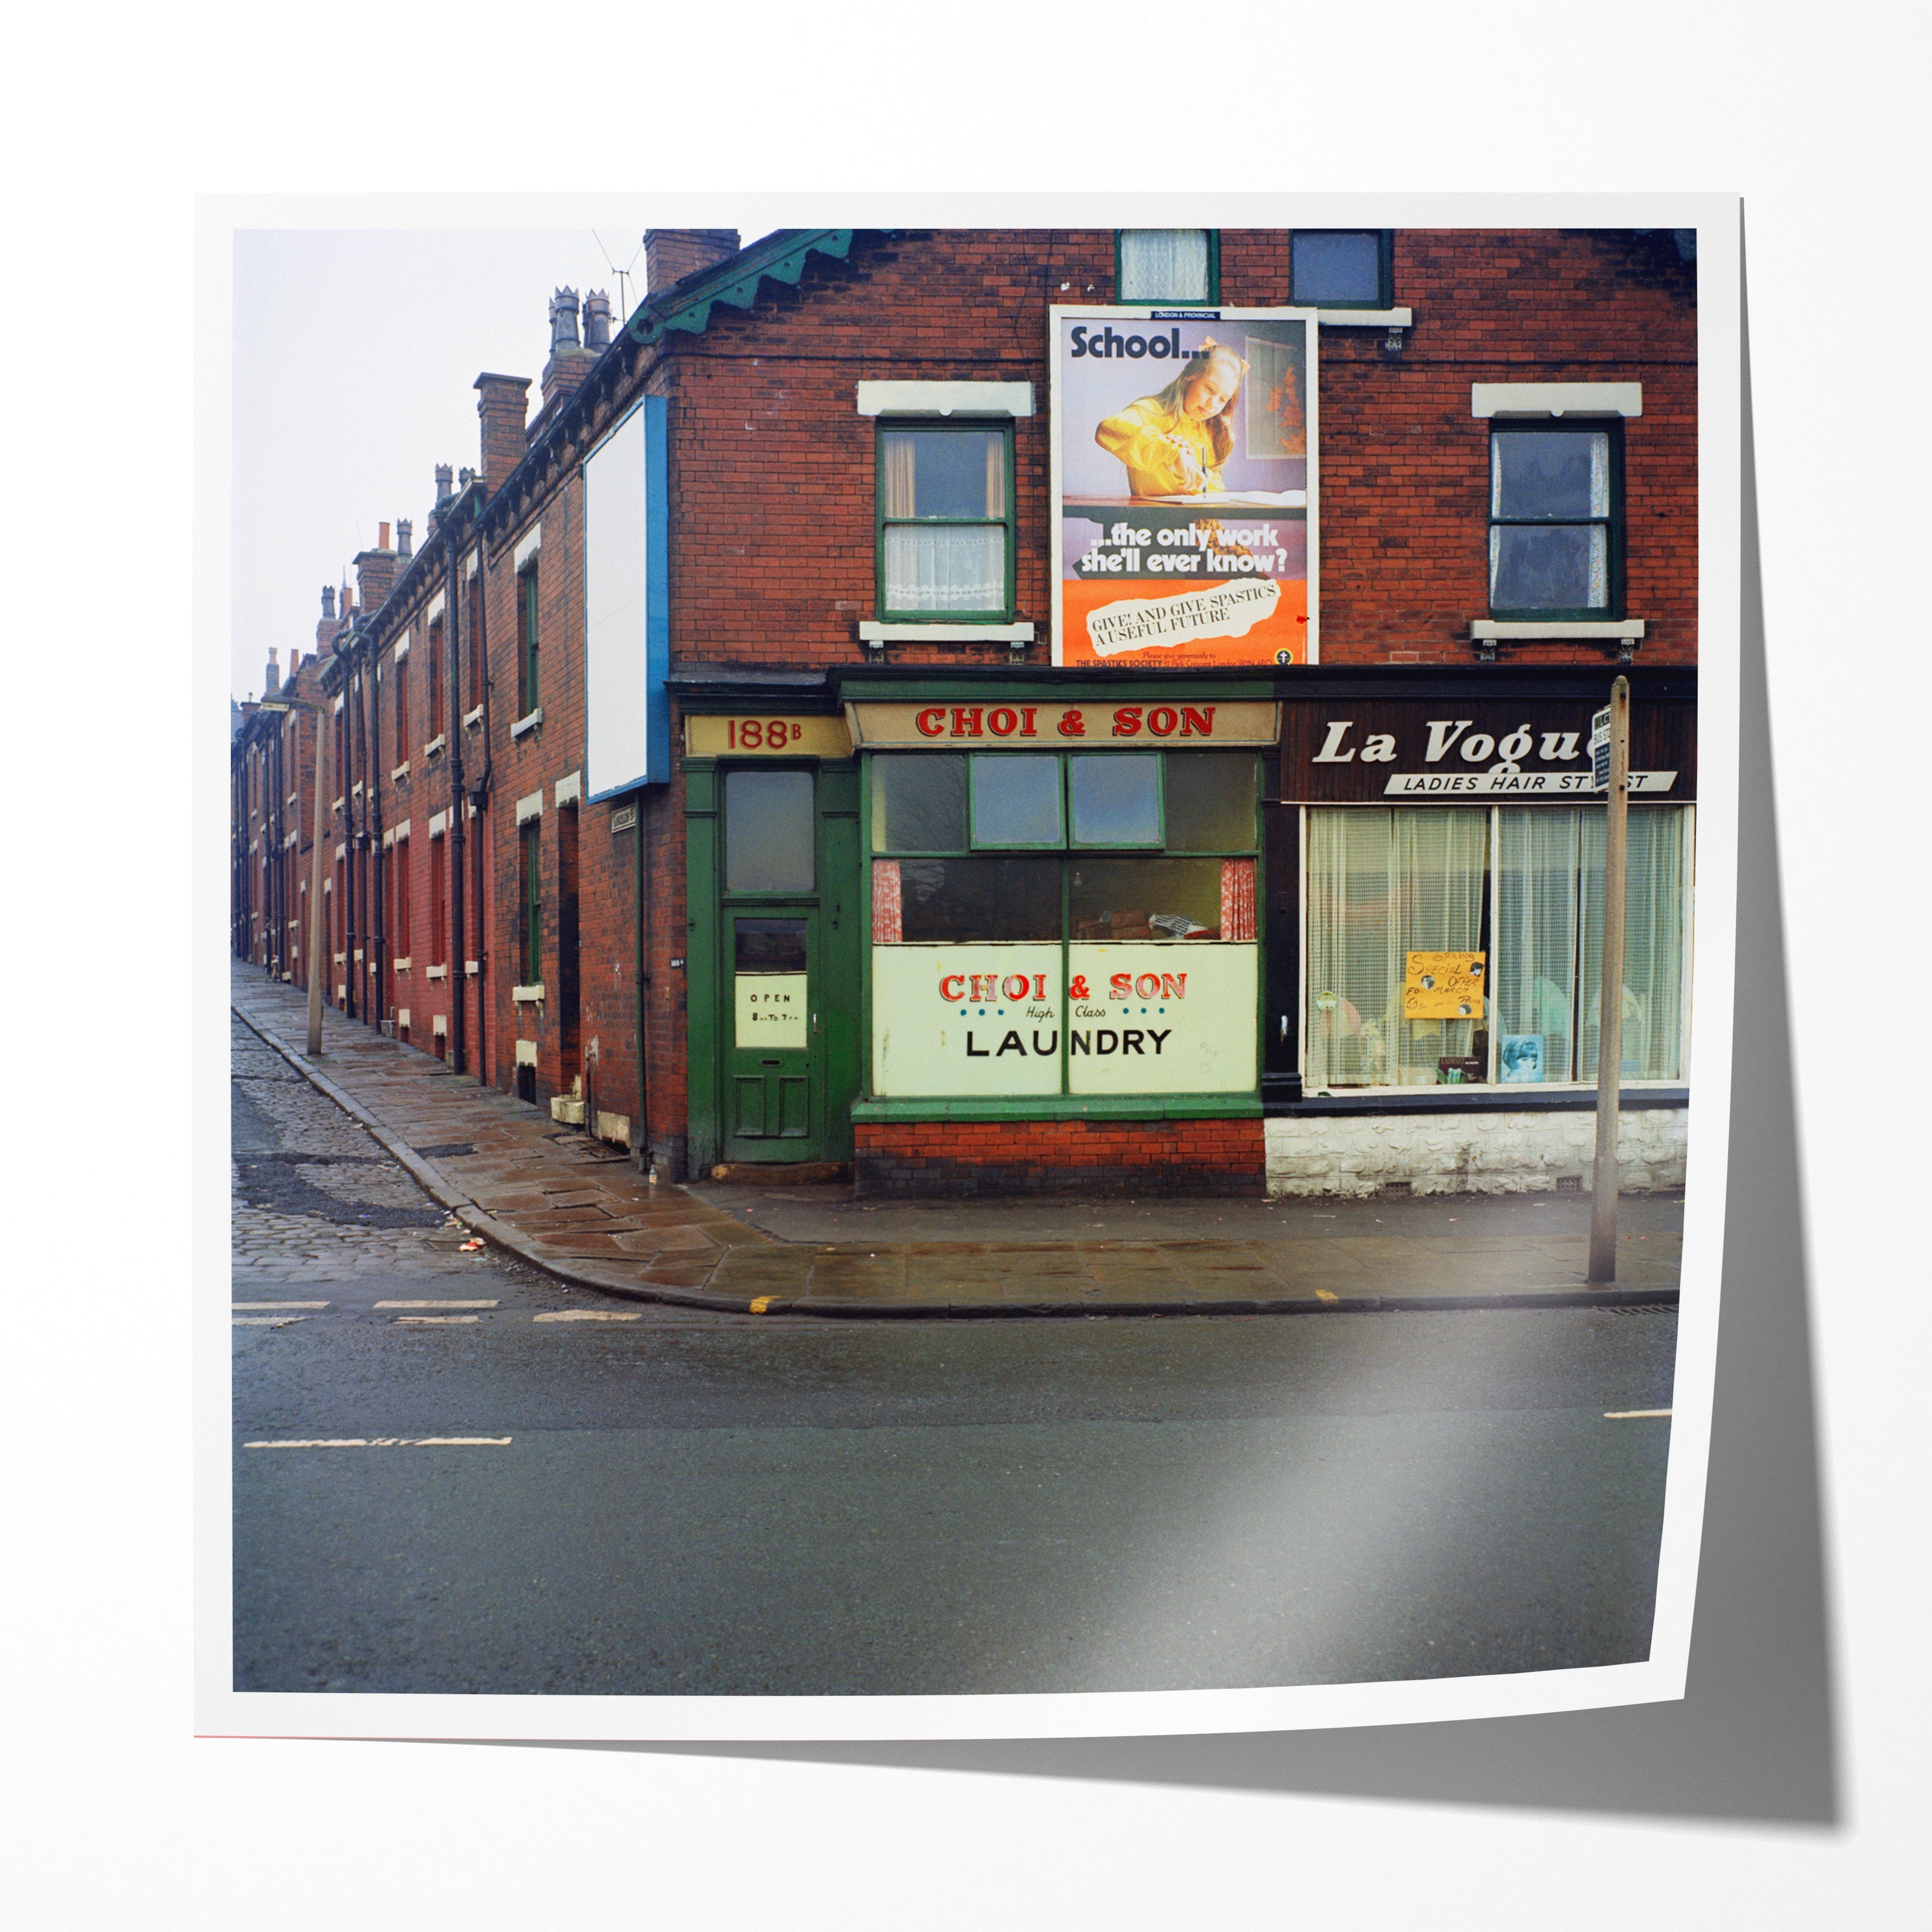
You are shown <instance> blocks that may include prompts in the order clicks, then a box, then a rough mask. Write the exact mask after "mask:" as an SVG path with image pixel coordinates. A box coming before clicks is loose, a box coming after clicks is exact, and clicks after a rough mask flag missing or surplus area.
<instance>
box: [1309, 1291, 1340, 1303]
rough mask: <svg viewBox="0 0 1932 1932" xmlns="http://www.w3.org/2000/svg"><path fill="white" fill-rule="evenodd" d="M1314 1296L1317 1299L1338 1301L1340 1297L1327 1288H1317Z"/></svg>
mask: <svg viewBox="0 0 1932 1932" xmlns="http://www.w3.org/2000/svg"><path fill="white" fill-rule="evenodd" d="M1315 1298H1316V1301H1340V1300H1341V1297H1340V1295H1337V1294H1335V1293H1334V1292H1332V1291H1331V1290H1330V1289H1325V1288H1318V1289H1316V1291H1315Z"/></svg>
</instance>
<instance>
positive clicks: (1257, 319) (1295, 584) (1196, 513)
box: [1049, 307, 1319, 670]
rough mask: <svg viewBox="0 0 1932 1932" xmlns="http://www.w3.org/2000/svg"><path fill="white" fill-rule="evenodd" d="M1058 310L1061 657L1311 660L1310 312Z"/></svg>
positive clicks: (1138, 664) (1189, 665) (1157, 665)
mask: <svg viewBox="0 0 1932 1932" xmlns="http://www.w3.org/2000/svg"><path fill="white" fill-rule="evenodd" d="M1049 333H1050V337H1051V356H1052V373H1053V422H1052V440H1053V477H1052V495H1053V505H1054V520H1055V552H1056V567H1055V579H1054V626H1053V661H1054V662H1055V664H1064V665H1070V666H1073V667H1076V668H1078V667H1091V668H1095V669H1105V670H1121V669H1130V670H1142V669H1145V670H1199V669H1201V668H1202V667H1204V666H1207V665H1214V664H1313V663H1315V662H1316V661H1317V660H1318V658H1319V639H1318V637H1317V634H1316V625H1317V611H1316V584H1317V572H1316V490H1317V482H1316V386H1315V382H1314V375H1315V368H1316V317H1315V311H1313V310H1312V309H1285V308H1268V309H1233V308H1228V309H1219V308H1217V309H1211V308H1190V309H1178V308H1058V307H1055V308H1052V309H1051V310H1050V311H1049Z"/></svg>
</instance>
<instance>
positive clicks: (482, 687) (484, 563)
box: [469, 507, 494, 1083]
mask: <svg viewBox="0 0 1932 1932" xmlns="http://www.w3.org/2000/svg"><path fill="white" fill-rule="evenodd" d="M469 533H470V535H472V537H474V538H475V540H476V639H475V644H474V645H473V646H472V649H474V651H475V657H476V662H477V665H478V673H479V675H478V690H477V693H476V701H477V703H478V704H480V705H481V706H482V707H483V718H482V723H481V730H482V734H483V769H482V770H481V772H479V773H478V775H477V778H476V782H475V784H473V785H472V786H471V787H470V788H469V796H470V800H471V802H472V803H473V804H474V805H475V807H476V831H477V837H476V861H475V871H476V1078H477V1079H478V1081H479V1082H485V1083H487V1081H488V1079H489V1077H490V1075H489V1054H488V1052H487V1046H488V1041H489V1032H488V1025H489V1022H488V1019H487V1015H488V1013H489V1010H490V1008H489V996H488V995H487V992H485V991H484V980H485V979H486V978H487V977H488V968H489V963H490V962H489V956H488V949H487V947H486V946H485V944H484V940H485V938H486V935H485V934H484V930H483V862H484V850H483V836H482V832H483V808H484V805H487V803H488V802H489V799H490V772H491V770H492V768H493V763H494V756H493V753H492V751H491V749H490V619H489V609H490V559H489V553H488V552H487V550H485V549H484V544H483V517H482V511H481V508H480V507H479V508H478V509H476V510H475V511H472V513H471V515H470V519H469Z"/></svg>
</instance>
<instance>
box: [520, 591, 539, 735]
mask: <svg viewBox="0 0 1932 1932" xmlns="http://www.w3.org/2000/svg"><path fill="white" fill-rule="evenodd" d="M517 622H518V635H517V712H518V714H519V715H520V716H522V717H525V718H527V717H528V716H529V715H530V713H531V712H532V711H534V710H535V709H536V708H537V706H538V703H540V702H541V699H540V698H539V697H538V690H539V688H540V687H539V686H538V682H537V559H535V557H532V558H531V559H530V560H529V562H528V563H526V564H525V565H523V568H522V569H520V571H517Z"/></svg>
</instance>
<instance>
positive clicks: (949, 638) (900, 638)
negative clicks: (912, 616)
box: [859, 617, 1034, 644]
mask: <svg viewBox="0 0 1932 1932" xmlns="http://www.w3.org/2000/svg"><path fill="white" fill-rule="evenodd" d="M1033 640H1034V628H1033V626H1032V625H1031V624H945V623H932V624H922V623H915V622H910V621H895V622H892V623H889V624H884V623H878V622H874V620H873V619H871V618H869V617H868V618H866V619H864V620H863V621H862V622H861V623H860V624H859V642H860V643H867V644H1030V643H1032V642H1033Z"/></svg>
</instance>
